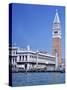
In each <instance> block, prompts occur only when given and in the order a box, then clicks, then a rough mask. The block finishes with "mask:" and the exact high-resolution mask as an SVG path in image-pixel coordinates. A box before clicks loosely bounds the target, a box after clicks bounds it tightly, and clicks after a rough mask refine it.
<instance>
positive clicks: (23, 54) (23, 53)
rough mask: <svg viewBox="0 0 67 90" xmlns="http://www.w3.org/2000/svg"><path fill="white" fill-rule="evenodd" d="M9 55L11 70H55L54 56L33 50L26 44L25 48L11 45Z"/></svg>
mask: <svg viewBox="0 0 67 90" xmlns="http://www.w3.org/2000/svg"><path fill="white" fill-rule="evenodd" d="M11 53H12V54H11ZM9 56H10V60H11V61H10V63H11V64H12V70H19V69H21V70H37V69H38V70H39V69H40V70H55V59H56V58H55V56H53V55H50V54H48V53H46V52H42V51H38V50H36V51H33V50H31V49H30V46H27V49H23V48H18V47H12V48H10V55H9Z"/></svg>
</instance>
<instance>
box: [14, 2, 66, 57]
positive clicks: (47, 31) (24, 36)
mask: <svg viewBox="0 0 67 90" xmlns="http://www.w3.org/2000/svg"><path fill="white" fill-rule="evenodd" d="M56 9H58V13H59V17H60V21H61V32H62V57H64V54H65V52H64V48H65V44H64V43H65V41H64V40H65V8H64V7H63V6H47V5H46V6H45V5H31V4H17V3H16V4H12V42H13V44H14V43H15V44H16V45H17V46H18V47H24V48H26V47H27V45H30V46H31V48H32V49H33V50H36V49H39V50H41V51H47V52H48V53H51V52H52V25H53V20H54V17H55V13H56Z"/></svg>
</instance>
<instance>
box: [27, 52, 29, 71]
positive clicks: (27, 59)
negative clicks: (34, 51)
mask: <svg viewBox="0 0 67 90" xmlns="http://www.w3.org/2000/svg"><path fill="white" fill-rule="evenodd" d="M29 60H30V55H29V54H28V55H27V62H29ZM29 67H30V64H29V63H27V70H29Z"/></svg>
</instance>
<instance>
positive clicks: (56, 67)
mask: <svg viewBox="0 0 67 90" xmlns="http://www.w3.org/2000/svg"><path fill="white" fill-rule="evenodd" d="M55 69H56V70H57V69H58V55H57V52H56V60H55Z"/></svg>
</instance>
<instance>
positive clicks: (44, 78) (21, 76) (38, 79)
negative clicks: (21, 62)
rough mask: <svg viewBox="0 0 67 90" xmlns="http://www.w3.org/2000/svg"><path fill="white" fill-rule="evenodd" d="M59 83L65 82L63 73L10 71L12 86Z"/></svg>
mask: <svg viewBox="0 0 67 90" xmlns="http://www.w3.org/2000/svg"><path fill="white" fill-rule="evenodd" d="M61 83H65V73H59V72H51V73H48V72H38V73H35V72H33V73H12V85H13V86H30V85H48V84H61Z"/></svg>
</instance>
